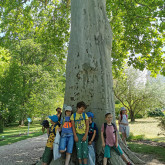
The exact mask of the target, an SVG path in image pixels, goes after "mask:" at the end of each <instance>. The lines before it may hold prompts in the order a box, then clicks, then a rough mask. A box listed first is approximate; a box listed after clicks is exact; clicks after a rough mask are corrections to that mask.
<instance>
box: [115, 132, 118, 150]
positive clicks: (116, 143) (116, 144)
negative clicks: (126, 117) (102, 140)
mask: <svg viewBox="0 0 165 165" xmlns="http://www.w3.org/2000/svg"><path fill="white" fill-rule="evenodd" d="M115 140H116V142H115V146H116V148H117V147H118V137H117V131H116V132H115Z"/></svg>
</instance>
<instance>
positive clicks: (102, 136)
mask: <svg viewBox="0 0 165 165" xmlns="http://www.w3.org/2000/svg"><path fill="white" fill-rule="evenodd" d="M103 133H104V132H102V131H101V141H102V146H103V147H105V141H104V135H103Z"/></svg>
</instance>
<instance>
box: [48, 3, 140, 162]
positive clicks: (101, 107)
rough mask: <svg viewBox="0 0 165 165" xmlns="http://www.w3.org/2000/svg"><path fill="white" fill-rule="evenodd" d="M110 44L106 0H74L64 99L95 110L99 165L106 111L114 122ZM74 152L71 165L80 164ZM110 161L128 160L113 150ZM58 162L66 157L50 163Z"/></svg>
mask: <svg viewBox="0 0 165 165" xmlns="http://www.w3.org/2000/svg"><path fill="white" fill-rule="evenodd" d="M111 45H112V31H111V28H110V24H109V22H108V20H107V16H106V8H105V0H72V1H71V36H70V45H69V52H68V59H67V66H66V89H65V100H64V103H65V104H66V105H71V106H72V107H73V110H74V111H76V104H77V102H79V101H84V102H85V103H86V104H87V105H88V108H87V109H86V111H92V112H93V113H94V115H95V118H94V121H95V122H96V124H97V126H98V128H99V139H98V141H97V158H98V159H97V163H96V164H97V165H100V164H102V159H103V153H102V147H101V136H100V128H101V125H102V123H104V122H105V120H104V115H105V113H107V112H111V113H112V114H113V116H114V119H113V120H114V122H115V108H114V100H113V89H112V86H113V84H112V71H111V65H112V64H111ZM120 143H121V140H120ZM121 146H122V148H123V149H124V151H125V152H126V154H127V155H128V156H129V158H130V159H131V160H132V161H134V163H136V164H139V163H141V161H140V160H139V159H138V158H136V157H135V156H134V155H133V154H132V153H131V152H130V151H129V150H128V149H126V148H125V147H124V145H123V144H122V143H121ZM74 154H75V149H74V153H73V155H72V160H71V163H70V165H75V164H77V161H76V160H77V158H76V155H74ZM110 162H111V164H113V165H124V164H125V163H124V162H123V161H122V159H121V158H120V157H119V156H118V155H117V154H116V152H114V151H113V152H112V158H111V160H110ZM55 164H56V165H63V164H64V159H59V160H57V161H52V162H51V165H55Z"/></svg>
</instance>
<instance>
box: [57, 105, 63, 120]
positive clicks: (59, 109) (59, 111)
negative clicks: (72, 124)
mask: <svg viewBox="0 0 165 165" xmlns="http://www.w3.org/2000/svg"><path fill="white" fill-rule="evenodd" d="M56 112H57V114H56V115H57V116H58V121H59V122H60V121H61V115H62V112H61V108H60V107H58V108H57V109H56Z"/></svg>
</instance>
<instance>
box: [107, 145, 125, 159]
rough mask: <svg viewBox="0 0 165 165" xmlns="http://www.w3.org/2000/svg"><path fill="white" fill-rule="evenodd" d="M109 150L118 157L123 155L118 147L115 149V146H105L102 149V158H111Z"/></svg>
mask: <svg viewBox="0 0 165 165" xmlns="http://www.w3.org/2000/svg"><path fill="white" fill-rule="evenodd" d="M111 148H113V149H114V150H115V151H116V152H117V153H118V154H119V155H123V151H122V150H121V148H120V146H119V145H118V147H117V148H116V147H115V146H113V147H110V146H108V145H106V146H105V148H104V157H105V158H110V157H111V154H110V153H111Z"/></svg>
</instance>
